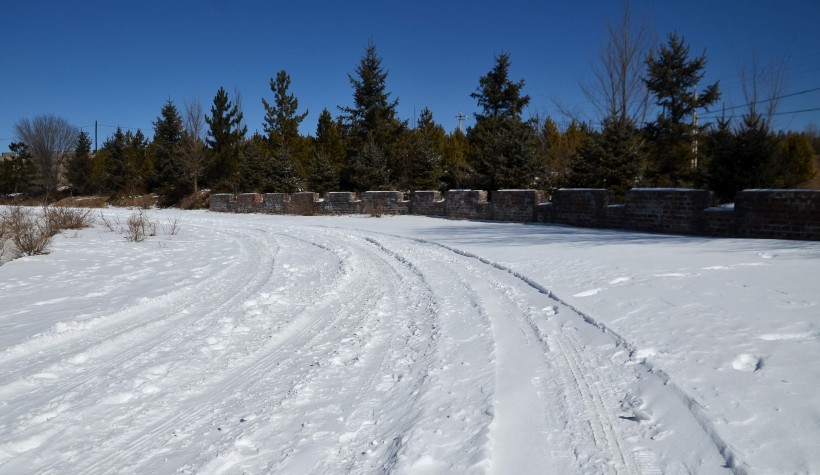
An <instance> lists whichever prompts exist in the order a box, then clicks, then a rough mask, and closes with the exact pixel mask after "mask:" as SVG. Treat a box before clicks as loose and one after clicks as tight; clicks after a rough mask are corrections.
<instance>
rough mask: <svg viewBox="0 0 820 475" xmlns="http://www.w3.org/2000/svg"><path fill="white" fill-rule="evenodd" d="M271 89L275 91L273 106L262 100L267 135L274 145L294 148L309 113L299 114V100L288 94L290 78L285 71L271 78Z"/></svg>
mask: <svg viewBox="0 0 820 475" xmlns="http://www.w3.org/2000/svg"><path fill="white" fill-rule="evenodd" d="M270 88H271V91H273V97H274V102H273V104H268V101H266V100H265V99H264V98H262V105H263V106H264V107H265V124H264V126H263V127H264V129H265V133H267V134H268V140H269V141H270V142H271V144H272V145H274V146H280V145H287V146H290V147H292V146H293V142H294V141H295V140H296V138H297V137H299V124H301V123H302V121H303V120H304V119H305V117H307V115H308V111H305V112H304V113H302V114H299V113H297V110H298V109H299V100H298V99H296V97H295V96H294V95H293V94H289V93H288V89H289V88H290V76H289V75H288V73H287V72H286V71H285V70H282V71H279V72H278V73H276V79H273V78H271V80H270Z"/></svg>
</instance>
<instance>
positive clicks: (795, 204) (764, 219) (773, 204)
mask: <svg viewBox="0 0 820 475" xmlns="http://www.w3.org/2000/svg"><path fill="white" fill-rule="evenodd" d="M735 219H736V225H737V228H738V234H739V235H740V236H742V237H764V238H785V239H812V240H820V190H745V191H741V192H740V193H738V195H737V197H736V199H735Z"/></svg>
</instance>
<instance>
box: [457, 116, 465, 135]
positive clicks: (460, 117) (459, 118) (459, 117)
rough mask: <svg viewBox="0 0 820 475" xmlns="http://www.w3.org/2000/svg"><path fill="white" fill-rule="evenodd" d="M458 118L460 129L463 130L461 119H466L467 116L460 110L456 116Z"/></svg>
mask: <svg viewBox="0 0 820 475" xmlns="http://www.w3.org/2000/svg"><path fill="white" fill-rule="evenodd" d="M456 119H458V131H459V132H461V121H462V120H466V119H467V116H466V115H464V113H462V112H459V113H458V115H457V116H456Z"/></svg>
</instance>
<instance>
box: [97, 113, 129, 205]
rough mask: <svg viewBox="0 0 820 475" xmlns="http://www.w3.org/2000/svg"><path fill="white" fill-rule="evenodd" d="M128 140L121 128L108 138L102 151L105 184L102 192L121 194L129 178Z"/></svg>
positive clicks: (102, 184) (103, 183)
mask: <svg viewBox="0 0 820 475" xmlns="http://www.w3.org/2000/svg"><path fill="white" fill-rule="evenodd" d="M126 146H127V139H126V137H125V134H124V133H123V132H122V129H121V128H120V127H117V130H116V131H115V132H114V135H112V136H111V137H108V138H107V139H106V140H105V142H103V146H102V148H101V150H100V152H102V154H101V158H102V159H103V162H102V163H103V177H102V178H103V182H102V183H100V185H101V191H103V192H106V193H121V192H122V191H123V190H124V188H125V184H126V180H127V177H128V159H127V157H126V155H125V149H126Z"/></svg>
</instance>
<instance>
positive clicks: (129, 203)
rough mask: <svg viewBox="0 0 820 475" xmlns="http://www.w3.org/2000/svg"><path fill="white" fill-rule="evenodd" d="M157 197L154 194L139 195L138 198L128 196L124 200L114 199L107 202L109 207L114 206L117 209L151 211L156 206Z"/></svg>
mask: <svg viewBox="0 0 820 475" xmlns="http://www.w3.org/2000/svg"><path fill="white" fill-rule="evenodd" d="M158 200H159V197H157V195H154V194H148V195H140V196H128V197H125V198H116V199H113V200H109V202H108V203H109V204H110V205H111V206H116V207H118V208H139V209H151V208H155V207H156V206H157V201H158Z"/></svg>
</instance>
